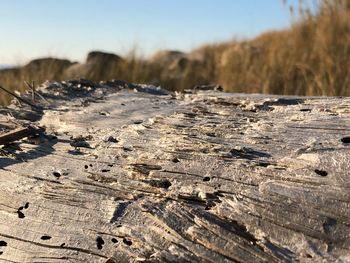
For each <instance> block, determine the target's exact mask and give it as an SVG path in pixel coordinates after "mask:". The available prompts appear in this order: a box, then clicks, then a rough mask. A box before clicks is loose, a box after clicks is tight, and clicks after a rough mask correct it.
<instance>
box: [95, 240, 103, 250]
mask: <svg viewBox="0 0 350 263" xmlns="http://www.w3.org/2000/svg"><path fill="white" fill-rule="evenodd" d="M104 244H105V241H104V240H103V239H102V237H97V238H96V246H97V248H98V249H102V248H103V245H104Z"/></svg>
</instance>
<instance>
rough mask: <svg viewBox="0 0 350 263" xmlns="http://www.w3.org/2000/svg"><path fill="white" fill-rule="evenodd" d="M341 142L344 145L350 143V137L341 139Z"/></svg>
mask: <svg viewBox="0 0 350 263" xmlns="http://www.w3.org/2000/svg"><path fill="white" fill-rule="evenodd" d="M341 142H342V143H350V136H346V137H343V138H341Z"/></svg>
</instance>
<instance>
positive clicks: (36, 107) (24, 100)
mask: <svg viewBox="0 0 350 263" xmlns="http://www.w3.org/2000/svg"><path fill="white" fill-rule="evenodd" d="M0 89H2V90H3V91H5V92H6V93H8V94H10V95H11V96H13V97H15V98H16V99H18V100H19V101H21V102H23V103H25V104H28V105H29V106H31V107H32V108H35V109H38V110H39V109H40V110H41V109H42V107H39V106H36V105H34V104H33V103H31V102H29V101H27V100H26V99H23V98H21V97H20V96H17V95H16V94H14V93H12V92H11V91H9V90H7V89H5V88H4V87H2V86H0Z"/></svg>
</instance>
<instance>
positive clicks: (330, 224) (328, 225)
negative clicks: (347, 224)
mask: <svg viewBox="0 0 350 263" xmlns="http://www.w3.org/2000/svg"><path fill="white" fill-rule="evenodd" d="M336 224H337V220H336V219H334V218H331V217H327V219H326V221H325V222H324V223H323V224H322V227H323V231H324V232H325V233H326V234H330V233H331V232H332V230H333V228H334V227H335V226H336Z"/></svg>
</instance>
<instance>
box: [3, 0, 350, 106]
mask: <svg viewBox="0 0 350 263" xmlns="http://www.w3.org/2000/svg"><path fill="white" fill-rule="evenodd" d="M314 10H317V11H316V13H315V14H311V12H310V9H309V8H307V7H305V6H304V7H303V6H302V5H301V6H300V8H299V10H298V13H299V16H298V19H295V21H294V22H293V24H292V25H291V27H290V28H289V29H285V30H283V31H275V32H267V33H264V34H262V35H260V36H259V37H257V38H255V39H252V40H249V41H231V42H228V43H221V44H216V45H207V46H203V47H201V48H199V49H197V50H194V51H193V52H191V53H190V54H188V56H187V57H186V58H179V59H177V60H176V61H173V62H172V63H171V64H166V65H164V64H160V63H155V62H154V61H153V62H150V61H147V60H146V59H143V58H141V57H140V56H138V55H137V52H136V51H137V50H136V49H133V50H132V51H131V52H130V54H129V55H128V56H126V58H124V59H123V60H122V61H121V62H118V63H114V64H111V65H109V66H108V67H103V65H100V68H97V67H96V69H94V70H92V71H89V72H88V73H86V74H85V75H82V76H80V77H85V78H89V79H92V80H95V81H99V80H106V79H115V78H116V79H124V80H126V81H130V82H139V83H153V84H160V85H162V86H163V87H165V88H168V89H171V90H183V89H188V88H191V87H193V86H194V85H198V84H213V83H218V84H221V85H222V86H223V87H224V88H225V90H226V91H233V92H259V93H273V94H295V95H327V96H334V95H339V96H340V95H341V96H350V87H349V84H350V60H349V58H350V0H320V1H319V2H318V6H317V7H314ZM292 13H296V12H295V11H294V10H292ZM67 66H68V64H64V63H63V64H62V63H55V62H52V61H51V62H50V63H48V64H46V65H37V67H36V68H35V70H33V68H31V67H24V68H22V69H21V70H12V71H9V72H7V73H6V74H3V73H1V74H0V85H3V86H5V87H8V88H10V89H16V90H21V91H23V90H24V85H23V81H24V80H35V81H36V82H37V83H39V82H43V81H45V80H47V79H55V80H62V79H65V78H66V76H65V75H64V74H63V72H64V69H65V68H66V67H67ZM101 67H102V70H101ZM8 100H9V98H8V97H6V96H4V97H1V102H2V103H7V102H8Z"/></svg>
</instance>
